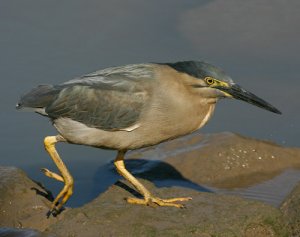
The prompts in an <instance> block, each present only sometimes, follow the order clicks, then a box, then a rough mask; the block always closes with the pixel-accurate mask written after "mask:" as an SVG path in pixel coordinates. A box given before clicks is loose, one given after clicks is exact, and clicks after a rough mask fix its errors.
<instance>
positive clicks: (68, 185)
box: [41, 168, 73, 216]
mask: <svg viewBox="0 0 300 237" xmlns="http://www.w3.org/2000/svg"><path fill="white" fill-rule="evenodd" d="M41 171H42V172H43V173H44V174H45V175H46V176H48V177H50V178H53V179H56V180H58V181H61V182H64V183H65V185H64V187H63V189H62V190H61V191H60V193H59V194H58V195H57V196H56V198H55V199H54V201H53V202H52V205H51V208H50V210H49V212H48V214H47V216H50V215H53V216H56V215H58V214H59V213H60V212H61V211H62V207H63V205H64V204H65V203H66V202H67V201H68V199H69V198H70V197H71V196H72V194H73V178H72V177H71V176H68V178H67V179H66V180H64V178H63V177H62V176H61V175H59V174H56V173H54V172H52V171H50V170H48V169H46V168H42V169H41ZM60 200H61V201H60ZM59 201H60V202H59Z"/></svg>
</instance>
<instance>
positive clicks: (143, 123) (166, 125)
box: [17, 61, 280, 213]
mask: <svg viewBox="0 0 300 237" xmlns="http://www.w3.org/2000/svg"><path fill="white" fill-rule="evenodd" d="M221 98H235V99H239V100H243V101H246V102H248V103H251V104H253V105H256V106H259V107H261V108H264V109H266V110H269V111H271V112H274V113H277V114H280V111H279V110H278V109H276V108H275V107H273V106H272V105H270V104H269V103H267V102H266V101H264V100H262V99H260V98H259V97H257V96H256V95H254V94H252V93H250V92H248V91H246V90H245V89H243V88H241V87H240V86H239V85H237V84H235V83H234V82H233V81H232V79H231V78H230V77H229V76H227V75H226V74H225V73H224V72H223V71H222V70H221V69H219V68H217V67H215V66H213V65H210V64H208V63H205V62H198V61H184V62H176V63H145V64H133V65H126V66H120V67H112V68H107V69H103V70H100V71H96V72H94V73H91V74H87V75H84V76H82V77H78V78H75V79H73V80H70V81H67V82H65V83H63V84H60V85H40V86H38V87H36V88H35V89H33V90H31V91H30V92H29V93H28V94H25V95H24V96H22V97H21V99H20V101H19V103H18V104H17V108H18V109H21V108H30V109H32V110H33V111H35V112H37V113H39V114H42V115H44V116H47V117H49V118H50V120H51V121H52V123H53V125H54V127H55V128H56V129H57V131H58V134H59V135H56V136H47V137H46V138H45V140H44V144H45V148H46V150H47V151H48V153H49V155H50V156H51V158H52V159H53V161H54V162H55V164H56V166H57V168H58V170H59V174H58V173H55V172H52V171H50V170H48V169H45V168H44V169H42V171H43V172H44V174H45V175H46V176H48V177H50V178H54V179H56V180H58V181H61V182H63V183H64V187H63V188H62V190H61V191H60V193H59V194H58V195H57V196H56V198H55V199H54V201H53V203H52V207H51V210H50V213H55V212H57V211H59V210H61V208H62V206H63V204H65V203H66V202H67V200H68V199H69V198H70V196H71V195H72V193H73V178H72V176H71V174H70V173H69V171H68V169H67V167H66V166H65V165H64V163H63V161H62V160H61V158H60V157H59V155H58V153H57V151H56V149H55V144H56V143H57V142H69V143H73V144H80V145H88V146H93V147H99V148H106V149H113V150H117V151H118V154H117V157H116V159H115V161H114V164H115V166H116V169H117V171H118V172H119V174H120V175H122V176H123V177H124V178H125V179H126V180H128V181H129V182H130V183H131V184H132V185H133V186H134V187H135V188H136V189H137V190H138V192H139V193H140V194H141V195H142V196H143V199H138V198H132V197H130V198H127V201H128V202H129V203H135V204H142V205H158V206H174V207H183V205H182V204H180V203H178V202H180V201H187V200H190V199H191V198H190V197H182V198H181V197H179V198H172V199H161V198H158V197H155V196H153V195H152V194H151V193H150V192H149V191H148V190H147V189H146V188H145V187H144V186H143V185H142V184H141V183H140V182H139V181H138V180H137V179H136V178H135V177H134V176H133V175H132V174H131V173H130V172H128V170H127V169H126V168H125V165H124V161H123V160H124V155H125V153H126V151H127V150H133V149H138V148H141V147H146V146H151V145H155V144H158V143H161V142H163V141H166V140H170V139H174V138H176V137H179V136H183V135H186V134H189V133H192V132H194V131H195V130H197V129H199V128H201V127H202V126H204V125H205V124H206V123H207V121H208V120H209V119H210V117H211V115H212V114H213V111H214V108H215V105H216V102H217V101H218V100H219V99H221Z"/></svg>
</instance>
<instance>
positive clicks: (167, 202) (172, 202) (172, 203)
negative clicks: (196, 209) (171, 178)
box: [126, 196, 192, 208]
mask: <svg viewBox="0 0 300 237" xmlns="http://www.w3.org/2000/svg"><path fill="white" fill-rule="evenodd" d="M189 200H192V198H191V197H179V198H170V199H161V198H157V197H152V196H151V197H148V198H144V199H140V198H132V197H129V198H127V199H126V201H127V202H128V203H132V204H139V205H147V206H152V207H157V206H167V207H177V208H184V207H185V206H184V205H183V204H181V203H176V202H185V201H189Z"/></svg>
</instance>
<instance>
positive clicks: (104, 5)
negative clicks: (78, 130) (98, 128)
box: [0, 0, 300, 205]
mask: <svg viewBox="0 0 300 237" xmlns="http://www.w3.org/2000/svg"><path fill="white" fill-rule="evenodd" d="M299 22H300V1H298V0H290V1H288V2H287V1H281V0H252V1H239V0H227V1H222V0H211V1H208V0H197V1H192V0H185V1H180V0H163V1H161V0H152V1H146V0H110V1H101V0H85V1H80V0H65V1H61V0H51V1H50V0H43V1H37V0H26V1H22V0H1V1H0V52H1V53H0V80H1V87H0V92H1V93H0V107H1V111H0V116H1V120H0V121H1V123H0V127H1V134H2V135H1V137H0V139H1V145H0V149H1V151H0V152H1V154H0V165H9V166H17V167H20V168H22V169H24V170H25V171H26V172H27V173H28V174H29V175H30V177H31V178H32V179H34V180H38V181H41V182H43V183H44V184H46V185H47V187H48V188H49V189H51V190H52V189H53V190H54V192H57V191H58V190H59V187H60V186H57V185H58V184H57V182H55V181H53V180H49V179H48V178H47V177H44V176H43V175H42V174H41V173H40V172H39V169H40V168H42V167H47V168H49V169H51V170H55V167H54V165H53V162H52V161H51V159H50V158H49V157H48V155H47V154H46V152H45V151H44V148H43V138H44V137H45V136H47V135H55V134H56V131H55V130H54V128H53V127H52V126H51V123H50V122H49V121H48V119H47V118H43V117H41V116H38V115H36V114H34V113H22V112H17V111H16V110H15V104H16V102H17V101H18V98H19V96H20V95H22V94H23V93H25V92H27V91H28V90H30V89H31V88H32V87H35V86H36V85H38V84H58V83H62V82H64V81H66V80H69V79H72V78H74V77H76V76H80V75H83V74H86V73H89V72H93V71H95V70H98V69H101V68H105V67H111V66H118V65H124V64H131V63H141V62H175V61H181V60H204V61H207V62H210V63H213V64H214V65H216V66H219V67H221V68H223V69H224V70H225V71H226V72H227V74H229V75H230V76H231V77H232V78H233V79H234V80H235V82H237V83H238V84H240V85H242V86H243V87H244V88H246V89H248V90H249V91H251V92H254V93H255V94H256V95H258V96H260V97H262V98H264V99H265V100H267V101H268V102H270V103H271V104H273V105H274V106H275V107H277V108H278V109H279V110H281V111H282V112H283V115H281V116H280V115H276V114H273V113H270V112H267V111H264V110H262V109H259V108H257V107H254V106H251V105H248V104H245V103H243V102H241V101H234V100H223V101H220V102H219V106H217V108H216V111H215V115H214V116H213V118H212V120H211V121H210V122H209V123H208V124H207V125H206V127H205V128H204V129H202V131H203V132H204V133H214V132H222V131H231V132H235V133H239V134H242V135H245V136H249V137H254V138H258V139H263V140H269V141H273V142H276V143H278V144H280V145H284V146H294V147H295V146H296V147H299V145H300V141H299V135H300V134H299V133H300V132H299V131H300V130H299V128H300V125H299V120H300V104H299V99H298V97H299V86H300V80H299V73H298V71H299V68H300V28H299ZM58 150H59V152H60V153H61V156H62V158H63V160H64V161H65V162H66V163H67V165H68V166H69V169H70V170H71V173H73V176H74V178H75V182H76V186H75V192H76V197H77V199H81V200H85V199H86V197H87V196H88V194H89V193H90V192H99V191H101V188H98V189H97V190H95V185H96V184H95V183H97V182H96V179H97V180H98V181H99V179H102V181H101V182H104V183H105V182H107V183H108V184H109V183H111V182H113V181H112V180H111V176H110V175H112V174H111V173H109V172H108V171H106V170H103V172H100V171H101V167H103V165H104V164H107V163H108V162H110V161H111V160H112V159H113V158H114V156H115V152H114V151H107V150H100V149H95V148H88V147H83V146H75V145H69V144H60V145H58ZM96 174H97V175H96ZM99 175H100V177H99ZM96 176H97V178H95V177H96ZM76 189H77V190H78V189H79V190H81V192H78V191H76ZM102 191H103V190H102ZM70 204H71V205H77V204H78V202H76V199H75V198H72V199H71V200H70Z"/></svg>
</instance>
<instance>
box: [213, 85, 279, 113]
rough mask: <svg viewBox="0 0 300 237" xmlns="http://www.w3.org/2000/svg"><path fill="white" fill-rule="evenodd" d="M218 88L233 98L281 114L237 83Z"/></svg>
mask: <svg viewBox="0 0 300 237" xmlns="http://www.w3.org/2000/svg"><path fill="white" fill-rule="evenodd" d="M218 89H219V90H222V91H224V92H226V93H228V94H229V95H231V96H232V97H233V98H235V99H238V100H243V101H246V102H248V103H250V104H253V105H255V106H258V107H260V108H263V109H265V110H269V111H271V112H273V113H276V114H281V112H280V111H279V110H278V109H276V108H275V107H274V106H273V105H271V104H269V103H268V102H266V101H264V100H263V99H261V98H259V97H258V96H256V95H254V94H252V93H251V92H249V91H246V90H245V89H243V88H242V87H240V86H239V85H237V84H233V85H231V86H230V87H220V88H218Z"/></svg>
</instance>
